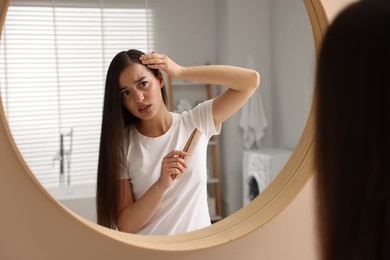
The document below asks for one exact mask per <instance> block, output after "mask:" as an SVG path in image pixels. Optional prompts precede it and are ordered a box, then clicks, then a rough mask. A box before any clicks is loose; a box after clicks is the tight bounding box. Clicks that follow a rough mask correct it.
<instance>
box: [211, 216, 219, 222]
mask: <svg viewBox="0 0 390 260" xmlns="http://www.w3.org/2000/svg"><path fill="white" fill-rule="evenodd" d="M221 219H222V216H210V220H211V222H217V221H219V220H221Z"/></svg>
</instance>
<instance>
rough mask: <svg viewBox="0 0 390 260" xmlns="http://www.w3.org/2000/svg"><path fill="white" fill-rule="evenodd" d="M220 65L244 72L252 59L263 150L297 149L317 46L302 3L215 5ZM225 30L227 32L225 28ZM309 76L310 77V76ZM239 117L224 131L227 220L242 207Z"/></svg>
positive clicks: (251, 0)
mask: <svg viewBox="0 0 390 260" xmlns="http://www.w3.org/2000/svg"><path fill="white" fill-rule="evenodd" d="M217 6H218V8H217V10H218V12H217V27H218V31H220V33H219V35H218V39H217V41H218V50H217V52H218V62H220V63H225V64H230V65H238V66H245V65H246V63H245V61H246V57H247V55H252V57H253V59H254V61H255V69H257V70H258V71H259V72H260V74H261V87H260V89H259V91H260V93H261V96H262V100H263V105H264V110H265V114H266V116H267V119H268V124H269V126H268V127H267V129H266V131H265V133H266V134H265V136H264V138H263V139H262V142H261V147H260V148H270V147H279V148H289V149H293V148H294V147H295V145H296V143H297V141H298V139H299V137H300V135H301V133H302V130H303V128H304V125H305V122H306V119H307V115H308V113H309V108H310V104H311V98H312V89H313V83H312V82H313V80H312V78H313V77H312V75H313V73H314V72H313V71H314V67H315V65H314V62H315V60H314V58H315V53H314V43H313V39H312V32H311V28H310V23H309V20H308V17H307V14H306V9H305V7H304V4H303V1H301V0H273V1H270V0H260V1H257V0H245V1H234V0H230V1H229V0H226V1H225V0H217ZM225 26H226V27H225ZM308 75H310V76H308ZM239 116H240V114H239V113H237V114H236V115H235V116H234V117H233V118H231V119H229V120H228V121H227V122H226V123H225V124H224V127H223V131H222V136H221V137H222V161H223V165H222V174H223V191H224V194H223V200H224V204H223V205H224V210H225V212H226V214H228V215H230V214H231V213H233V212H235V211H237V210H238V209H240V208H241V207H242V152H243V150H244V149H243V146H242V145H241V130H240V129H239V127H238V120H239Z"/></svg>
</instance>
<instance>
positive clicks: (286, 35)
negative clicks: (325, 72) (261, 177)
mask: <svg viewBox="0 0 390 260" xmlns="http://www.w3.org/2000/svg"><path fill="white" fill-rule="evenodd" d="M270 2H271V11H272V16H271V42H272V48H271V61H272V63H271V77H272V79H271V81H272V125H273V133H274V140H273V141H274V142H273V143H274V145H275V146H276V147H284V148H289V149H294V148H295V146H296V144H297V141H298V139H299V137H300V136H301V134H302V131H303V128H304V125H305V123H306V120H307V116H308V114H309V110H310V106H311V101H312V95H313V89H314V75H315V50H314V42H313V34H312V32H311V27H310V21H309V18H308V16H307V15H305V13H306V9H305V7H304V5H303V1H301V0H274V1H270Z"/></svg>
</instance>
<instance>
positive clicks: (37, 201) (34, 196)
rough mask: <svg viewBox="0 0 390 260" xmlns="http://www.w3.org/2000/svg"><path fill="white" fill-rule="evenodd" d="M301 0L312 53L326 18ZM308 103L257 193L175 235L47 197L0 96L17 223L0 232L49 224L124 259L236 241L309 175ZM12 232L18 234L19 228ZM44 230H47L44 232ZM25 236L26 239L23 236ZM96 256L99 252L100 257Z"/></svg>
mask: <svg viewBox="0 0 390 260" xmlns="http://www.w3.org/2000/svg"><path fill="white" fill-rule="evenodd" d="M303 1H304V4H305V7H306V10H307V13H308V16H309V19H310V22H311V25H312V30H313V36H314V43H315V47H316V50H317V52H318V49H319V46H320V43H321V40H322V38H323V34H324V31H325V30H326V28H327V25H328V19H327V17H326V14H325V11H324V8H323V6H322V4H321V2H320V0H303ZM9 2H10V0H1V2H0V11H1V21H0V22H1V27H2V26H3V24H4V21H5V16H6V11H7V7H8V5H9ZM0 40H1V39H0ZM314 106H315V105H314V104H312V108H311V110H310V114H309V117H308V120H307V123H306V126H305V129H304V131H303V134H302V136H301V138H300V140H299V142H298V144H297V146H296V148H295V150H294V152H293V154H292V156H291V158H290V159H289V161H288V162H287V164H286V165H285V166H284V168H283V169H282V171H281V173H280V174H279V176H278V177H277V178H276V179H275V181H274V182H273V183H271V184H270V186H269V187H268V188H267V189H266V190H265V191H264V193H262V195H261V196H259V197H258V198H256V199H255V200H253V201H252V202H251V203H249V204H248V205H247V206H245V207H244V208H242V209H240V210H239V211H237V212H236V213H234V214H233V215H231V216H229V217H227V218H225V219H223V220H222V221H219V222H218V223H216V224H214V225H212V226H210V227H207V228H204V229H201V230H197V231H194V232H189V233H186V234H182V235H175V236H140V235H132V234H125V233H122V232H117V231H114V230H110V229H107V228H104V227H101V226H99V225H97V224H95V223H92V222H90V221H88V220H86V219H84V218H82V217H80V216H78V215H77V214H75V213H73V212H71V211H69V210H68V209H66V208H65V207H64V206H62V205H61V204H60V203H59V202H57V201H56V200H55V199H54V198H52V197H51V196H50V195H49V193H48V192H47V191H46V190H45V188H43V187H42V185H41V184H40V183H39V182H38V181H37V180H36V178H35V177H34V175H33V173H32V172H31V170H30V169H29V167H28V166H27V165H26V163H25V161H24V159H23V158H22V156H21V154H20V152H19V150H18V149H17V146H16V144H15V142H14V140H13V137H12V135H11V132H10V129H9V127H8V124H7V121H6V118H5V114H4V110H3V107H2V104H1V100H0V165H2V166H1V169H0V171H1V174H0V205H1V207H2V215H4V216H6V217H5V218H4V220H1V221H5V222H7V220H10V219H12V222H13V223H20V226H19V225H15V226H13V227H9V228H8V227H6V225H2V226H5V227H6V230H5V231H4V230H3V231H2V235H3V234H7V236H9V237H7V239H10V240H12V241H14V242H15V243H14V244H16V243H17V242H16V241H18V239H21V237H15V236H13V235H12V230H14V229H18V228H23V227H24V226H27V225H29V226H28V229H29V230H28V232H33V231H34V230H35V229H34V228H35V227H34V225H37V226H38V227H37V229H36V234H35V235H36V236H39V235H40V232H39V230H40V229H39V225H41V226H43V225H45V226H47V229H50V228H52V232H53V237H56V236H62V237H63V239H62V240H64V239H65V240H68V241H72V234H77V238H76V237H73V238H74V239H75V240H74V243H77V241H82V239H85V241H86V242H85V243H84V244H85V245H84V247H85V250H84V251H85V252H91V251H90V250H94V249H95V248H94V242H96V241H99V243H97V244H102V242H101V240H104V241H106V242H105V243H107V248H110V247H109V246H111V249H107V250H109V251H110V250H111V251H110V253H109V255H111V256H119V255H120V256H122V257H123V258H126V257H127V258H126V259H129V258H131V257H136V256H137V254H138V253H139V254H140V255H142V254H144V253H145V252H151V251H153V252H162V253H173V254H175V253H179V252H193V251H196V250H204V249H209V248H212V247H217V246H220V245H223V244H226V243H229V242H230V241H233V240H237V239H240V238H242V237H244V236H247V235H248V234H250V233H252V232H253V231H255V230H257V229H259V228H260V227H262V226H263V225H264V224H265V223H267V222H268V221H270V220H271V219H272V218H274V217H275V216H276V215H277V214H279V213H280V212H281V211H282V210H283V209H285V208H286V206H287V205H289V204H290V203H291V201H292V200H293V199H294V198H295V197H296V196H297V194H298V193H299V192H300V191H301V190H302V188H303V187H304V186H305V184H306V183H307V181H308V180H309V179H310V177H311V173H312V171H313V167H312V166H313V165H312V161H313V142H314V113H313V107H314ZM20 191H23V192H20ZM41 209H43V210H41ZM7 214H8V215H7ZM51 223H52V224H51ZM3 232H4V233H3ZM15 233H18V234H23V232H22V231H19V232H15ZM44 233H45V234H48V233H50V231H45V232H44ZM56 234H57V235H56ZM58 234H59V235H58ZM26 235H27V232H26ZM16 236H17V235H16ZM27 236H28V237H31V235H29V234H28V235H27ZM21 241H23V239H22V240H21ZM119 246H120V247H126V248H131V249H134V248H136V249H137V250H136V252H137V253H136V254H134V252H133V253H131V254H129V255H127V256H124V255H122V253H121V252H122V251H121V252H118V253H116V252H115V250H114V249H112V248H116V247H119ZM63 247H64V250H65V249H66V250H72V247H71V246H70V245H63ZM23 248H25V245H24V244H21V246H20V249H19V250H23ZM44 250H46V249H44ZM142 252H143V253H142ZM85 255H87V254H85ZM0 256H1V253H0ZM89 256H90V255H89ZM102 257H103V256H100V258H102ZM141 257H142V256H141ZM100 258H99V259H100ZM113 258H115V257H113ZM102 259H103V258H102ZM115 259H117V258H115Z"/></svg>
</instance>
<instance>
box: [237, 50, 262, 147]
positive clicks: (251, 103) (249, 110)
mask: <svg viewBox="0 0 390 260" xmlns="http://www.w3.org/2000/svg"><path fill="white" fill-rule="evenodd" d="M246 68H248V69H254V68H255V66H254V61H253V58H252V56H251V55H248V56H247V59H246ZM239 126H240V128H241V130H242V144H243V146H244V147H245V148H246V149H250V148H251V147H252V146H253V145H256V146H257V148H259V147H260V140H261V139H262V138H263V136H264V130H265V128H266V127H267V126H268V122H267V118H266V117H265V113H264V108H263V101H262V99H261V94H260V89H257V90H256V92H255V93H254V94H253V95H252V97H251V98H250V99H249V100H248V101H247V103H246V104H245V105H244V106H243V107H242V109H241V113H240V120H239Z"/></svg>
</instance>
